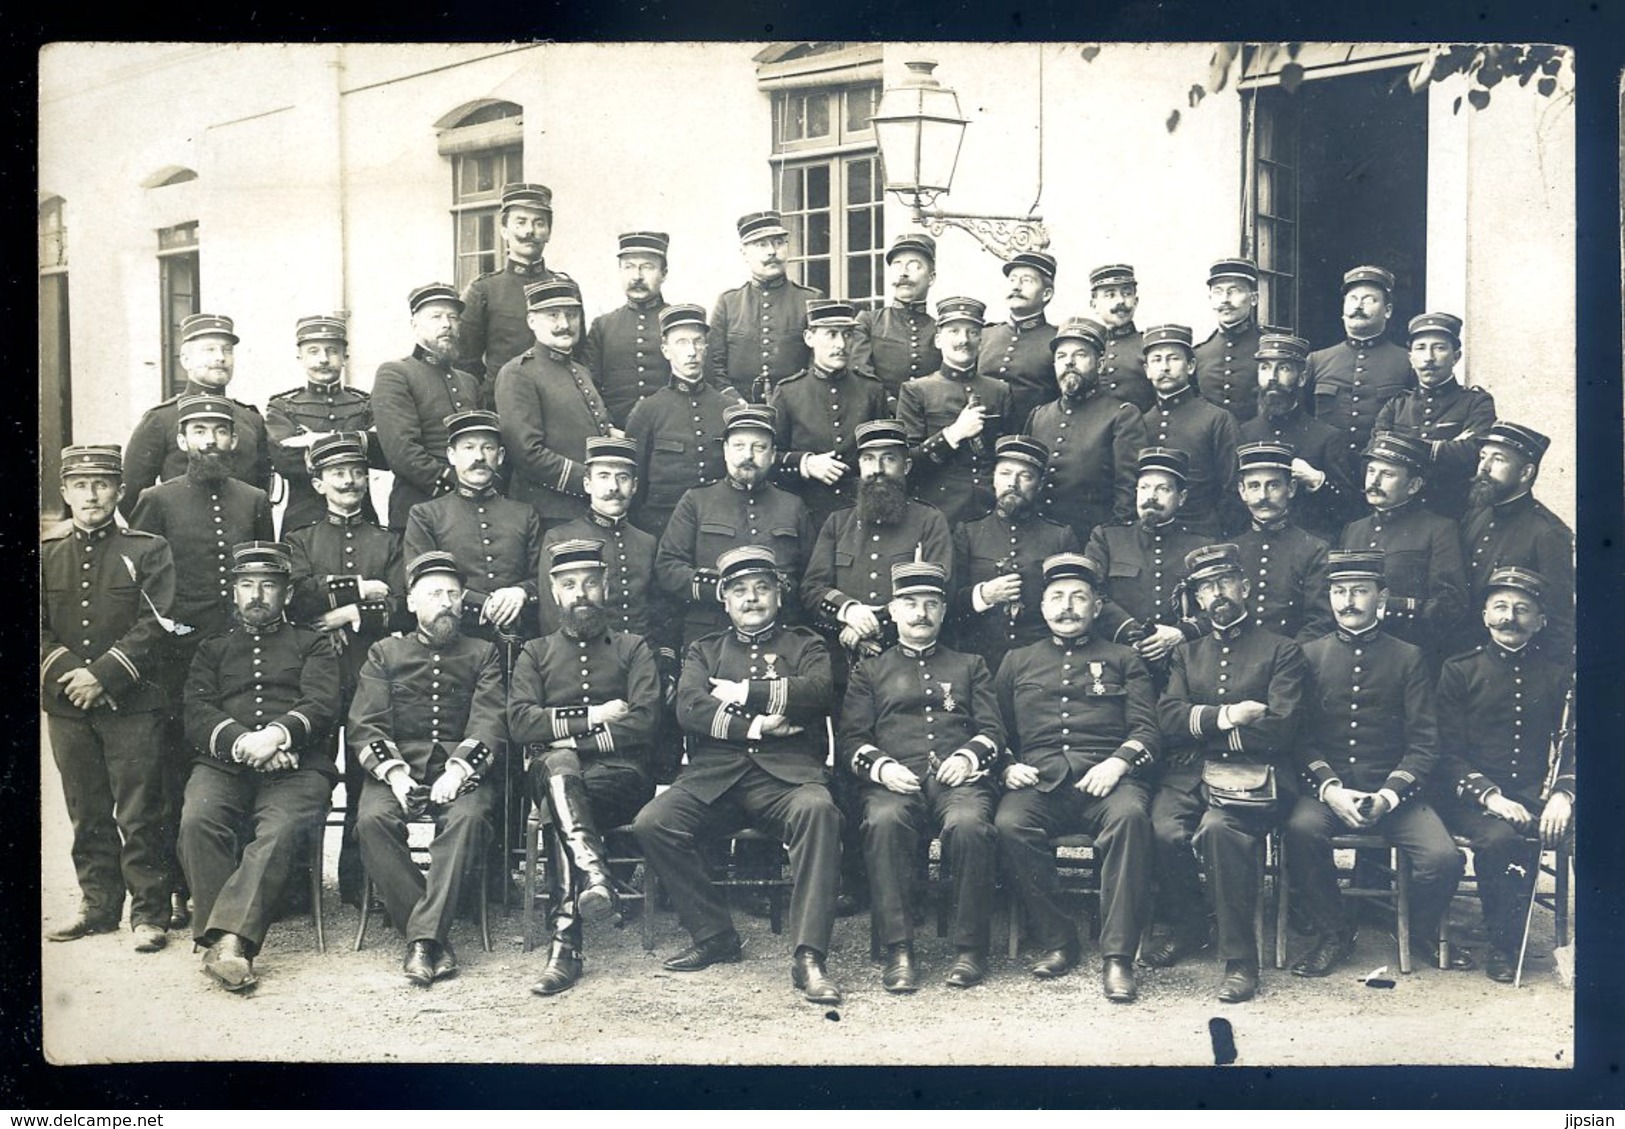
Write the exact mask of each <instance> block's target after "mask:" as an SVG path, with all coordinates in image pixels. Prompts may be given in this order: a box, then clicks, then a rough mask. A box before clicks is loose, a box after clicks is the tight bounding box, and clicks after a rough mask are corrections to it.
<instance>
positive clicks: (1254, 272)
mask: <svg viewBox="0 0 1625 1129" xmlns="http://www.w3.org/2000/svg"><path fill="white" fill-rule="evenodd" d="M1232 278H1233V279H1239V280H1241V281H1242V282H1250V283H1252V285H1253V288H1254V289H1255V290H1256V289H1257V288H1258V264H1257V263H1255V262H1253V261H1252V260H1251V259H1220V260H1219V261H1218V262H1216V263H1214V264H1213V265H1212V266H1210V267H1208V268H1207V284H1208V285H1209V286H1212V285H1213V284H1214V283H1216V282H1223V281H1224V280H1225V279H1232Z"/></svg>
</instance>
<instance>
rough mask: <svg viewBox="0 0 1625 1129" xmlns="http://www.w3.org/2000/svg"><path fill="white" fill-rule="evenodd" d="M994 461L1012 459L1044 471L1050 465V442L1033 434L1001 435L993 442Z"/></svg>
mask: <svg viewBox="0 0 1625 1129" xmlns="http://www.w3.org/2000/svg"><path fill="white" fill-rule="evenodd" d="M993 452H994V461H995V462H997V461H999V460H1001V459H1011V460H1013V461H1015V462H1018V463H1026V464H1027V465H1028V466H1030V467H1033V468H1034V469H1036V470H1038V471H1040V472H1042V471H1043V470H1045V469H1046V468H1047V467H1048V466H1049V444H1048V443H1045V442H1044V441H1043V440H1042V439H1039V438H1037V437H1036V436H1032V435H1001V436H999V439H998V441H997V442H996V443H994V444H993Z"/></svg>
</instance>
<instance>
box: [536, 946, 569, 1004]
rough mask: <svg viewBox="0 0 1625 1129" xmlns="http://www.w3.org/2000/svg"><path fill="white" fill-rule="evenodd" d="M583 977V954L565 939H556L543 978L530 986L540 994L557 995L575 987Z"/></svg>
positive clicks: (548, 953) (543, 971)
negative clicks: (564, 940)
mask: <svg viewBox="0 0 1625 1129" xmlns="http://www.w3.org/2000/svg"><path fill="white" fill-rule="evenodd" d="M580 979H581V954H580V953H578V952H577V951H576V950H575V948H574V947H573V946H571V945H568V944H566V943H565V942H563V941H554V942H553V947H552V948H551V949H549V950H548V952H547V967H546V968H545V969H543V970H542V978H541V979H540V980H538V981H536V983H534V984H532V985H531V986H530V990H531V991H532V992H535V993H536V994H537V995H538V996H556V995H558V994H559V993H560V992H564V991H568V990H569V989H570V988H573V987H575V982H576V981H577V980H580Z"/></svg>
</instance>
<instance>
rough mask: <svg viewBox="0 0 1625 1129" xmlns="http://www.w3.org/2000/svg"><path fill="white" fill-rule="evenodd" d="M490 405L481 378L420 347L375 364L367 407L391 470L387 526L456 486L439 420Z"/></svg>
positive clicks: (396, 525) (399, 525) (400, 524)
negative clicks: (370, 411)
mask: <svg viewBox="0 0 1625 1129" xmlns="http://www.w3.org/2000/svg"><path fill="white" fill-rule="evenodd" d="M476 281H477V280H476ZM465 324H466V323H465ZM490 406H491V398H490V389H489V385H488V384H487V383H486V382H485V381H483V380H481V379H480V378H479V377H476V376H472V375H470V374H469V373H467V372H464V371H462V370H461V369H455V368H452V367H451V366H450V365H449V364H446V363H445V362H443V361H441V360H440V359H439V358H437V357H435V356H434V355H433V354H432V353H430V352H429V351H428V350H426V349H424V348H423V347H422V346H417V347H415V348H414V349H413V350H412V355H411V356H410V357H403V358H402V359H400V360H398V361H386V362H385V363H383V364H381V365H379V366H378V375H377V377H376V378H375V379H374V380H373V385H372V411H373V418H374V419H375V420H376V421H377V424H378V442H379V443H380V444H382V445H383V448H384V455H385V456H386V457H387V458H388V459H389V466H390V469H391V470H393V471H394V472H395V485H394V486H393V487H392V488H391V490H390V492H389V527H390V528H391V529H405V528H406V517H407V515H408V514H409V513H411V512H412V507H413V506H415V505H417V504H418V503H419V502H426V501H428V500H429V499H430V498H434V497H437V496H439V495H441V494H444V493H446V492H447V491H448V490H450V489H451V488H452V487H453V486H455V485H457V476H456V474H455V473H454V472H453V471H452V469H451V464H449V463H447V462H446V439H447V436H446V426H445V424H444V423H442V422H441V421H442V420H444V419H445V418H446V417H447V416H449V415H451V414H452V413H453V412H462V411H470V410H472V409H475V408H489V407H490Z"/></svg>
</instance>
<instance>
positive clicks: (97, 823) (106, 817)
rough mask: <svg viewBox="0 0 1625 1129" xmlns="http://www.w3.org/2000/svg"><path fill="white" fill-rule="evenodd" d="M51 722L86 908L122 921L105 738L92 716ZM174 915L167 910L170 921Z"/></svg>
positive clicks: (89, 912) (87, 911) (116, 837)
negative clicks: (104, 746)
mask: <svg viewBox="0 0 1625 1129" xmlns="http://www.w3.org/2000/svg"><path fill="white" fill-rule="evenodd" d="M45 722H46V731H47V733H48V734H49V735H50V740H51V757H52V759H53V760H54V761H55V762H56V769H57V774H58V775H59V776H60V777H61V778H62V798H63V800H64V801H65V803H66V804H67V808H68V821H69V823H70V824H72V826H73V845H72V848H71V853H72V856H73V869H74V873H75V875H76V876H77V877H78V879H79V897H80V901H81V903H82V908H83V910H84V913H85V915H86V916H87V917H96V918H102V919H108V920H117V919H118V918H119V917H121V916H122V915H123V913H124V881H123V879H122V878H121V877H120V875H119V865H118V860H119V833H118V824H117V823H116V822H115V821H114V819H113V789H112V783H111V781H110V779H109V774H108V770H107V761H106V757H105V755H104V749H103V747H102V740H101V736H100V735H99V734H98V733H97V732H96V726H95V723H94V722H92V721H91V720H90V717H89V716H88V715H86V716H83V717H56V716H54V715H52V716H48V717H47V718H46V719H45ZM168 916H169V915H168V913H167V907H166V912H165V915H164V917H165V920H167V919H168ZM131 921H132V923H133V922H134V915H133V914H132V915H131Z"/></svg>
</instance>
